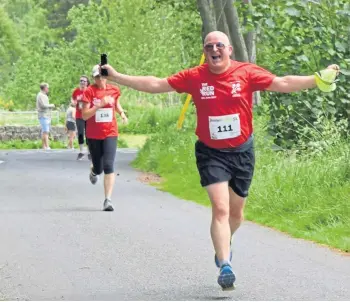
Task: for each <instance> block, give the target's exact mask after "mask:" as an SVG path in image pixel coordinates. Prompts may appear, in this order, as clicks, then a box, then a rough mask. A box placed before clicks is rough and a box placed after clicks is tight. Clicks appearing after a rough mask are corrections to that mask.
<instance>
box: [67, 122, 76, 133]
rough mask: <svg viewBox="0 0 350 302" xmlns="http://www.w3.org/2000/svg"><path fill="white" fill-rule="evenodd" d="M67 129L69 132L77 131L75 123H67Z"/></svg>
mask: <svg viewBox="0 0 350 302" xmlns="http://www.w3.org/2000/svg"><path fill="white" fill-rule="evenodd" d="M66 127H67V129H68V131H75V129H76V127H75V123H73V122H67V123H66Z"/></svg>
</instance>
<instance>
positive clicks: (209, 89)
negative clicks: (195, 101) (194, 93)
mask: <svg viewBox="0 0 350 302" xmlns="http://www.w3.org/2000/svg"><path fill="white" fill-rule="evenodd" d="M199 91H200V93H201V95H202V97H201V99H202V100H203V99H204V100H207V99H216V95H215V89H214V86H209V85H208V83H202V88H201V89H200V90H199Z"/></svg>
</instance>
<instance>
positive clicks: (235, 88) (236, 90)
mask: <svg viewBox="0 0 350 302" xmlns="http://www.w3.org/2000/svg"><path fill="white" fill-rule="evenodd" d="M231 85H232V90H231V94H232V97H240V96H241V94H240V91H241V90H242V89H241V83H240V82H239V81H236V82H234V83H231Z"/></svg>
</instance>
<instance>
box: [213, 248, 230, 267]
mask: <svg viewBox="0 0 350 302" xmlns="http://www.w3.org/2000/svg"><path fill="white" fill-rule="evenodd" d="M214 260H215V265H216V267H217V268H220V263H219V259H218V257H217V256H216V254H215V257H214ZM231 261H232V250H231V248H230V262H231Z"/></svg>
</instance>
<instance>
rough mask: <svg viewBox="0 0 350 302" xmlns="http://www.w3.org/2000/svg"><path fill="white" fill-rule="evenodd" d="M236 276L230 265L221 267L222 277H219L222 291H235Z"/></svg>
mask: <svg viewBox="0 0 350 302" xmlns="http://www.w3.org/2000/svg"><path fill="white" fill-rule="evenodd" d="M235 281H236V276H235V274H234V273H233V271H232V267H231V265H230V264H228V263H226V264H223V265H222V266H221V269H220V275H219V277H218V284H219V285H220V286H221V288H222V290H225V291H226V290H234V289H235Z"/></svg>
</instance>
